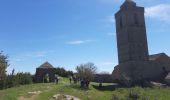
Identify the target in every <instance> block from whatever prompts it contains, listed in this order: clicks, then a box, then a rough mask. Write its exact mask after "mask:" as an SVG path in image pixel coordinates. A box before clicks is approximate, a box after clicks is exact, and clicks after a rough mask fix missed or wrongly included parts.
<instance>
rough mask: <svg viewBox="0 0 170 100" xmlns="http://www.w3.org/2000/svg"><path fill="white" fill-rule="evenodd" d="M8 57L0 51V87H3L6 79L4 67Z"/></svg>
mask: <svg viewBox="0 0 170 100" xmlns="http://www.w3.org/2000/svg"><path fill="white" fill-rule="evenodd" d="M7 59H8V57H7V56H6V55H4V54H3V53H2V52H0V89H3V88H5V80H6V76H7V75H6V69H7V67H8V66H9V65H8V60H7Z"/></svg>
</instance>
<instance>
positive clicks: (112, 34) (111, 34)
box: [107, 32, 116, 36]
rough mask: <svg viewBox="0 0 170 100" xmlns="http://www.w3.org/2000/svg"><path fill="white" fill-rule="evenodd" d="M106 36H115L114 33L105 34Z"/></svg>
mask: <svg viewBox="0 0 170 100" xmlns="http://www.w3.org/2000/svg"><path fill="white" fill-rule="evenodd" d="M107 35H108V36H115V35H116V33H111V32H110V33H107Z"/></svg>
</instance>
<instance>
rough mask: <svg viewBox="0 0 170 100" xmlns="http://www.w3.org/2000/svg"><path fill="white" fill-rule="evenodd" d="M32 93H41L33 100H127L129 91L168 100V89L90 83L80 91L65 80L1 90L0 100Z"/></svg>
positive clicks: (169, 95) (77, 86)
mask: <svg viewBox="0 0 170 100" xmlns="http://www.w3.org/2000/svg"><path fill="white" fill-rule="evenodd" d="M32 91H42V93H41V94H39V95H38V96H36V97H35V98H34V99H35V100H50V99H51V98H52V97H53V95H55V94H58V93H62V94H68V95H73V96H76V97H78V98H80V99H82V100H110V99H111V97H112V95H113V94H114V95H115V96H117V97H118V98H119V99H120V100H127V99H126V98H127V97H128V95H129V93H130V91H132V92H134V93H138V94H139V95H140V100H142V97H146V98H148V100H155V99H157V100H170V88H160V87H153V88H141V87H132V88H123V87H122V88H115V87H113V85H112V84H107V83H105V84H103V88H99V87H98V83H91V85H90V87H89V89H88V90H82V89H80V86H79V85H74V84H69V81H68V79H66V78H63V79H62V81H60V83H59V84H57V85H56V84H54V83H47V84H32V85H24V86H20V87H15V88H10V89H6V90H1V91H0V100H17V99H18V98H19V97H21V96H23V97H25V98H28V99H29V98H30V96H29V95H28V92H32Z"/></svg>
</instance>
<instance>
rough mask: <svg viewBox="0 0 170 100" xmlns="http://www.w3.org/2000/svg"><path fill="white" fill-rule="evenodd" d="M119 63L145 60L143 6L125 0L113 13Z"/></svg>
mask: <svg viewBox="0 0 170 100" xmlns="http://www.w3.org/2000/svg"><path fill="white" fill-rule="evenodd" d="M115 19H116V33H117V47H118V58H119V64H120V63H124V62H128V61H147V60H148V45H147V37H146V27H145V18H144V7H137V6H136V3H135V2H134V1H132V0H126V1H125V2H124V3H123V5H122V6H121V8H120V10H119V11H118V12H117V13H116V14H115Z"/></svg>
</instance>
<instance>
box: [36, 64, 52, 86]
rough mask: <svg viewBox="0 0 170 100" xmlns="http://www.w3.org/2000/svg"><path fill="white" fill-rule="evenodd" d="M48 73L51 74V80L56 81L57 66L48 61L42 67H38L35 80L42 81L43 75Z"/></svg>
mask: <svg viewBox="0 0 170 100" xmlns="http://www.w3.org/2000/svg"><path fill="white" fill-rule="evenodd" d="M46 74H48V75H49V81H50V82H54V80H55V68H54V67H53V66H52V65H51V64H50V63H48V62H45V63H44V64H42V65H41V66H40V67H38V68H37V69H36V73H35V81H36V82H37V83H42V82H43V81H44V80H43V77H44V76H45V75H46Z"/></svg>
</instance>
